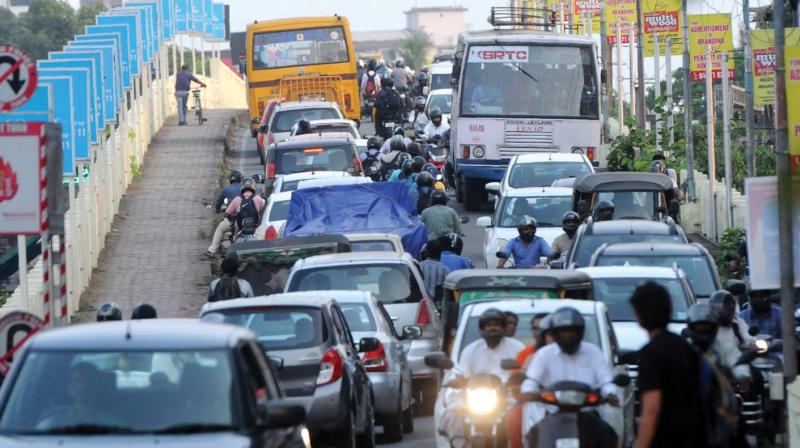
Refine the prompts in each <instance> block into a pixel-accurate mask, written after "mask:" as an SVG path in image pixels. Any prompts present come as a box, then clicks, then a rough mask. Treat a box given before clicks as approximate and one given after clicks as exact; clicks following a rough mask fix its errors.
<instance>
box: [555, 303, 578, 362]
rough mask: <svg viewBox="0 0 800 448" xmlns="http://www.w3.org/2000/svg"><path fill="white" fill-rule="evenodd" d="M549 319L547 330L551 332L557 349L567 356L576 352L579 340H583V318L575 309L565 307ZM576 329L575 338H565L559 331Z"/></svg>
mask: <svg viewBox="0 0 800 448" xmlns="http://www.w3.org/2000/svg"><path fill="white" fill-rule="evenodd" d="M551 316H552V317H550V325H549V329H550V330H551V331H553V337H554V338H555V340H556V343H557V344H558V346H559V348H561V351H562V352H564V353H567V354H569V355H571V354H573V353H575V352H577V351H578V348H580V345H581V340H583V332H584V329H585V328H586V323H585V322H584V320H583V316H582V315H581V313H579V312H578V311H577V310H576V309H575V308H572V307H568V306H565V307H563V308H559V309H557V310H556V311H555V312H554V313H553V314H552V315H551ZM566 329H576V330H578V335H577V337H575V338H573V337H565V335H564V334H562V332H561V331H559V330H566Z"/></svg>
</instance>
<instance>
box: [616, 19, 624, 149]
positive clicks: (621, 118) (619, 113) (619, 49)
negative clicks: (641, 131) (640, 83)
mask: <svg viewBox="0 0 800 448" xmlns="http://www.w3.org/2000/svg"><path fill="white" fill-rule="evenodd" d="M616 25H617V26H616V27H615V30H614V33H615V35H616V39H617V42H616V45H615V46H616V50H617V70H616V71H617V109H619V110H617V120H619V135H622V134H623V128H624V127H625V109H624V108H623V107H622V106H623V105H624V103H623V98H624V97H625V86H624V85H623V84H622V33H621V32H620V30H621V29H622V24H621V23H620V22H617V24H616Z"/></svg>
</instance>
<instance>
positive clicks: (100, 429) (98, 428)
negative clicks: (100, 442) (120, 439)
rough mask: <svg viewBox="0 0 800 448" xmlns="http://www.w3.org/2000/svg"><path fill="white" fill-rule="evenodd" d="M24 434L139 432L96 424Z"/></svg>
mask: <svg viewBox="0 0 800 448" xmlns="http://www.w3.org/2000/svg"><path fill="white" fill-rule="evenodd" d="M23 433H24V434H138V433H141V431H137V430H135V429H133V428H130V427H127V426H114V425H95V424H80V425H65V426H57V427H55V428H49V429H45V430H41V431H30V432H23Z"/></svg>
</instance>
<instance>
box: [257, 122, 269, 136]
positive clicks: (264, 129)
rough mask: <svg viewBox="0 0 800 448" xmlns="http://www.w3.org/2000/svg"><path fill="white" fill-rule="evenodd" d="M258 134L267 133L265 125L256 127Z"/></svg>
mask: <svg viewBox="0 0 800 448" xmlns="http://www.w3.org/2000/svg"><path fill="white" fill-rule="evenodd" d="M258 132H260V133H262V134H266V133H267V125H265V124H262V125H261V126H259V127H258Z"/></svg>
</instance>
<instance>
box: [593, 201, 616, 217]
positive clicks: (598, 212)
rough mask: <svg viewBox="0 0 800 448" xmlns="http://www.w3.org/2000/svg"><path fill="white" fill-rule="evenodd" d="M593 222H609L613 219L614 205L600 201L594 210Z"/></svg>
mask: <svg viewBox="0 0 800 448" xmlns="http://www.w3.org/2000/svg"><path fill="white" fill-rule="evenodd" d="M594 213H595V220H597V221H610V220H612V219H613V218H614V203H613V202H611V201H600V202H598V203H597V207H595V209H594Z"/></svg>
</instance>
